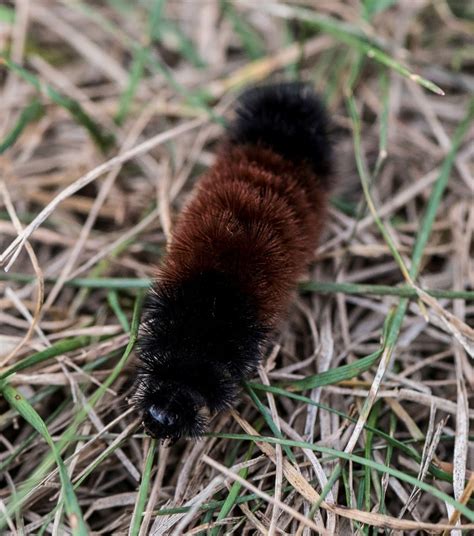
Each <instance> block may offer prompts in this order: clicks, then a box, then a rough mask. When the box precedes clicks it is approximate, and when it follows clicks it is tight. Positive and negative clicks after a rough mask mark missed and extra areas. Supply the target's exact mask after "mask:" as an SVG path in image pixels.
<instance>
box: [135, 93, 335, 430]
mask: <svg viewBox="0 0 474 536" xmlns="http://www.w3.org/2000/svg"><path fill="white" fill-rule="evenodd" d="M330 176H331V147H330V142H329V140H328V121H327V118H326V114H325V111H324V109H323V107H322V105H321V104H320V102H319V100H318V98H317V97H316V95H315V94H314V93H313V91H312V90H311V88H310V87H309V86H307V85H305V84H301V83H288V84H277V85H271V86H262V87H257V88H253V89H250V90H248V91H247V92H245V93H244V94H243V95H242V96H241V98H240V99H239V101H238V105H237V109H236V119H235V120H234V122H233V123H232V124H231V125H230V128H229V129H228V133H227V136H226V138H225V140H224V141H223V142H222V144H221V147H220V149H219V151H218V155H217V160H216V162H215V164H214V165H213V167H212V168H211V169H209V170H208V171H207V173H205V174H204V176H203V177H202V178H201V179H200V181H199V182H198V184H197V186H196V187H195V189H194V192H193V196H192V199H191V201H190V202H189V203H188V205H187V206H186V207H185V209H184V210H183V212H182V214H181V216H180V218H179V220H178V222H177V225H176V227H175V229H174V232H173V239H172V242H171V245H170V248H169V250H168V252H167V254H166V256H165V259H164V261H163V263H162V265H161V267H160V268H159V272H158V276H157V280H156V282H155V284H154V286H153V287H152V289H151V290H150V292H149V295H148V299H147V302H146V304H145V309H144V313H143V317H142V324H141V330H140V335H139V358H140V361H141V363H140V366H139V367H138V371H137V379H136V385H135V387H136V392H135V395H134V400H135V403H136V405H137V408H138V410H139V411H140V412H141V414H142V418H143V423H144V426H145V428H146V430H147V432H148V433H149V434H150V435H152V436H153V437H156V438H161V439H165V438H168V439H172V440H176V439H178V438H179V437H199V436H200V435H202V433H203V432H204V431H205V430H206V426H207V422H208V418H209V416H210V415H213V414H215V413H217V412H219V411H222V410H225V409H227V408H229V407H231V406H232V404H233V403H234V401H235V400H236V397H237V395H238V393H239V386H240V384H241V382H242V381H243V380H245V379H248V378H249V377H250V376H252V375H253V374H254V373H255V371H256V369H257V367H258V365H259V362H260V360H261V356H262V352H263V349H264V346H265V343H266V341H267V339H268V336H269V335H270V334H271V332H272V330H273V329H274V328H275V327H277V325H278V321H279V320H280V319H281V317H282V316H283V314H284V313H285V311H286V309H287V307H288V305H289V301H290V299H291V294H292V292H293V291H294V289H295V286H296V282H297V279H298V276H300V275H301V273H302V271H303V270H304V268H305V267H306V265H307V264H308V262H309V261H310V260H311V256H312V253H313V251H314V248H315V246H316V244H317V239H318V236H319V235H320V233H321V228H322V225H323V223H324V220H325V218H326V206H327V195H328V189H329V182H330Z"/></svg>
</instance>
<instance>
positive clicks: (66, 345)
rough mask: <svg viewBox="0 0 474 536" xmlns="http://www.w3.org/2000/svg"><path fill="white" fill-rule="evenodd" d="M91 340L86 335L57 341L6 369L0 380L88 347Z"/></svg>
mask: <svg viewBox="0 0 474 536" xmlns="http://www.w3.org/2000/svg"><path fill="white" fill-rule="evenodd" d="M93 340H94V339H93V338H92V337H89V336H87V335H81V336H79V337H74V338H73V339H64V340H62V341H59V342H57V343H55V344H53V345H51V346H50V347H49V348H46V350H42V351H41V352H36V353H35V354H33V355H31V356H29V357H26V358H25V359H22V360H21V361H18V363H15V364H14V365H12V366H10V367H8V368H7V369H6V370H4V371H3V372H1V373H0V380H4V379H5V378H8V376H11V375H12V374H14V373H15V372H18V371H20V370H24V369H26V368H29V367H32V366H34V365H38V364H39V363H42V362H43V361H47V360H48V359H51V358H52V357H57V356H58V355H62V354H65V353H66V352H72V351H73V350H78V349H79V348H84V347H85V346H88V345H89V344H90V343H91V342H93Z"/></svg>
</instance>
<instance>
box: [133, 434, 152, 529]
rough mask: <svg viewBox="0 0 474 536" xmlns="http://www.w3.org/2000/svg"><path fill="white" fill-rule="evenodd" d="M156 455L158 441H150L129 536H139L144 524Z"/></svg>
mask: <svg viewBox="0 0 474 536" xmlns="http://www.w3.org/2000/svg"><path fill="white" fill-rule="evenodd" d="M155 453H156V439H152V440H151V441H150V445H149V447H148V452H147V455H146V458H145V467H144V468H143V474H142V481H141V482H140V489H139V490H138V498H137V502H136V504H135V509H134V511H133V516H132V520H131V522H130V530H129V533H128V534H129V536H138V533H139V532H140V526H141V524H142V517H143V512H144V510H145V506H146V500H147V496H148V490H149V489H150V479H151V470H152V468H153V460H154V459H155Z"/></svg>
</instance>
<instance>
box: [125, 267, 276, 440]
mask: <svg viewBox="0 0 474 536" xmlns="http://www.w3.org/2000/svg"><path fill="white" fill-rule="evenodd" d="M265 336H266V329H265V328H264V327H263V326H262V325H260V323H259V322H258V321H257V317H256V308H255V306H254V305H253V304H252V302H251V299H250V297H247V296H245V295H244V294H242V292H241V291H240V290H239V289H238V288H237V287H236V286H235V284H234V283H233V282H232V281H231V280H230V279H229V277H227V276H226V275H225V274H222V273H218V272H214V271H209V272H207V273H200V274H198V275H197V276H195V277H193V278H192V279H189V280H187V281H185V282H183V283H181V284H179V285H167V284H166V283H164V282H160V283H157V284H156V285H155V287H154V288H153V289H152V291H151V292H150V293H149V295H148V299H147V303H146V304H145V308H144V314H143V318H142V326H141V334H140V343H139V348H138V351H139V357H140V360H141V364H140V367H139V373H138V378H137V396H136V400H137V403H138V405H139V408H140V410H141V411H142V413H143V415H144V424H145V427H146V428H147V429H148V431H149V432H150V433H151V434H152V435H153V436H155V437H162V438H165V437H169V438H172V439H177V438H178V437H180V436H182V435H183V436H187V437H198V436H200V435H201V434H202V433H203V430H204V429H205V424H206V417H205V416H203V415H202V413H200V410H202V409H203V408H207V409H208V410H209V411H210V412H211V413H214V412H217V411H221V410H222V409H225V408H228V407H230V406H231V404H232V403H233V402H234V400H235V398H236V396H237V394H238V392H239V389H240V387H239V385H240V382H241V380H242V378H244V377H247V376H248V375H250V374H252V373H254V372H255V370H256V368H257V366H258V363H259V361H260V357H261V351H262V343H263V342H264V340H265ZM152 406H155V407H159V408H161V409H162V410H163V411H166V417H168V416H169V415H171V416H176V417H177V418H178V416H179V423H178V422H176V423H171V424H170V425H169V426H160V424H159V423H157V422H156V419H153V418H150V416H149V415H148V413H149V411H150V408H151V407H152ZM160 415H161V414H160ZM163 418H164V417H163Z"/></svg>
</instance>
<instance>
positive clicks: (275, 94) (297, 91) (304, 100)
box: [231, 82, 332, 184]
mask: <svg viewBox="0 0 474 536" xmlns="http://www.w3.org/2000/svg"><path fill="white" fill-rule="evenodd" d="M236 114H237V117H236V119H235V121H234V123H233V124H232V126H231V139H232V141H233V142H234V143H245V144H254V145H261V146H264V147H268V148H269V149H272V150H273V151H274V152H275V153H277V154H279V155H281V156H283V157H285V158H286V159H288V160H292V161H295V162H302V161H305V162H307V163H308V164H309V165H310V166H311V168H312V170H313V171H314V173H316V174H317V175H318V176H320V177H326V178H327V177H328V176H329V174H330V172H331V160H332V159H331V152H332V151H331V141H330V140H331V138H330V135H329V130H330V129H329V121H328V118H327V115H326V111H325V109H324V106H323V105H322V103H321V101H320V99H319V98H318V97H317V96H316V94H315V93H314V91H313V90H312V88H311V87H310V86H309V85H308V84H305V83H302V82H289V83H281V84H275V85H270V86H268V85H264V86H257V87H253V88H251V89H248V90H247V91H245V92H244V93H243V94H242V95H241V97H240V99H239V102H238V105H237V110H236ZM323 184H324V182H323Z"/></svg>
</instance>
